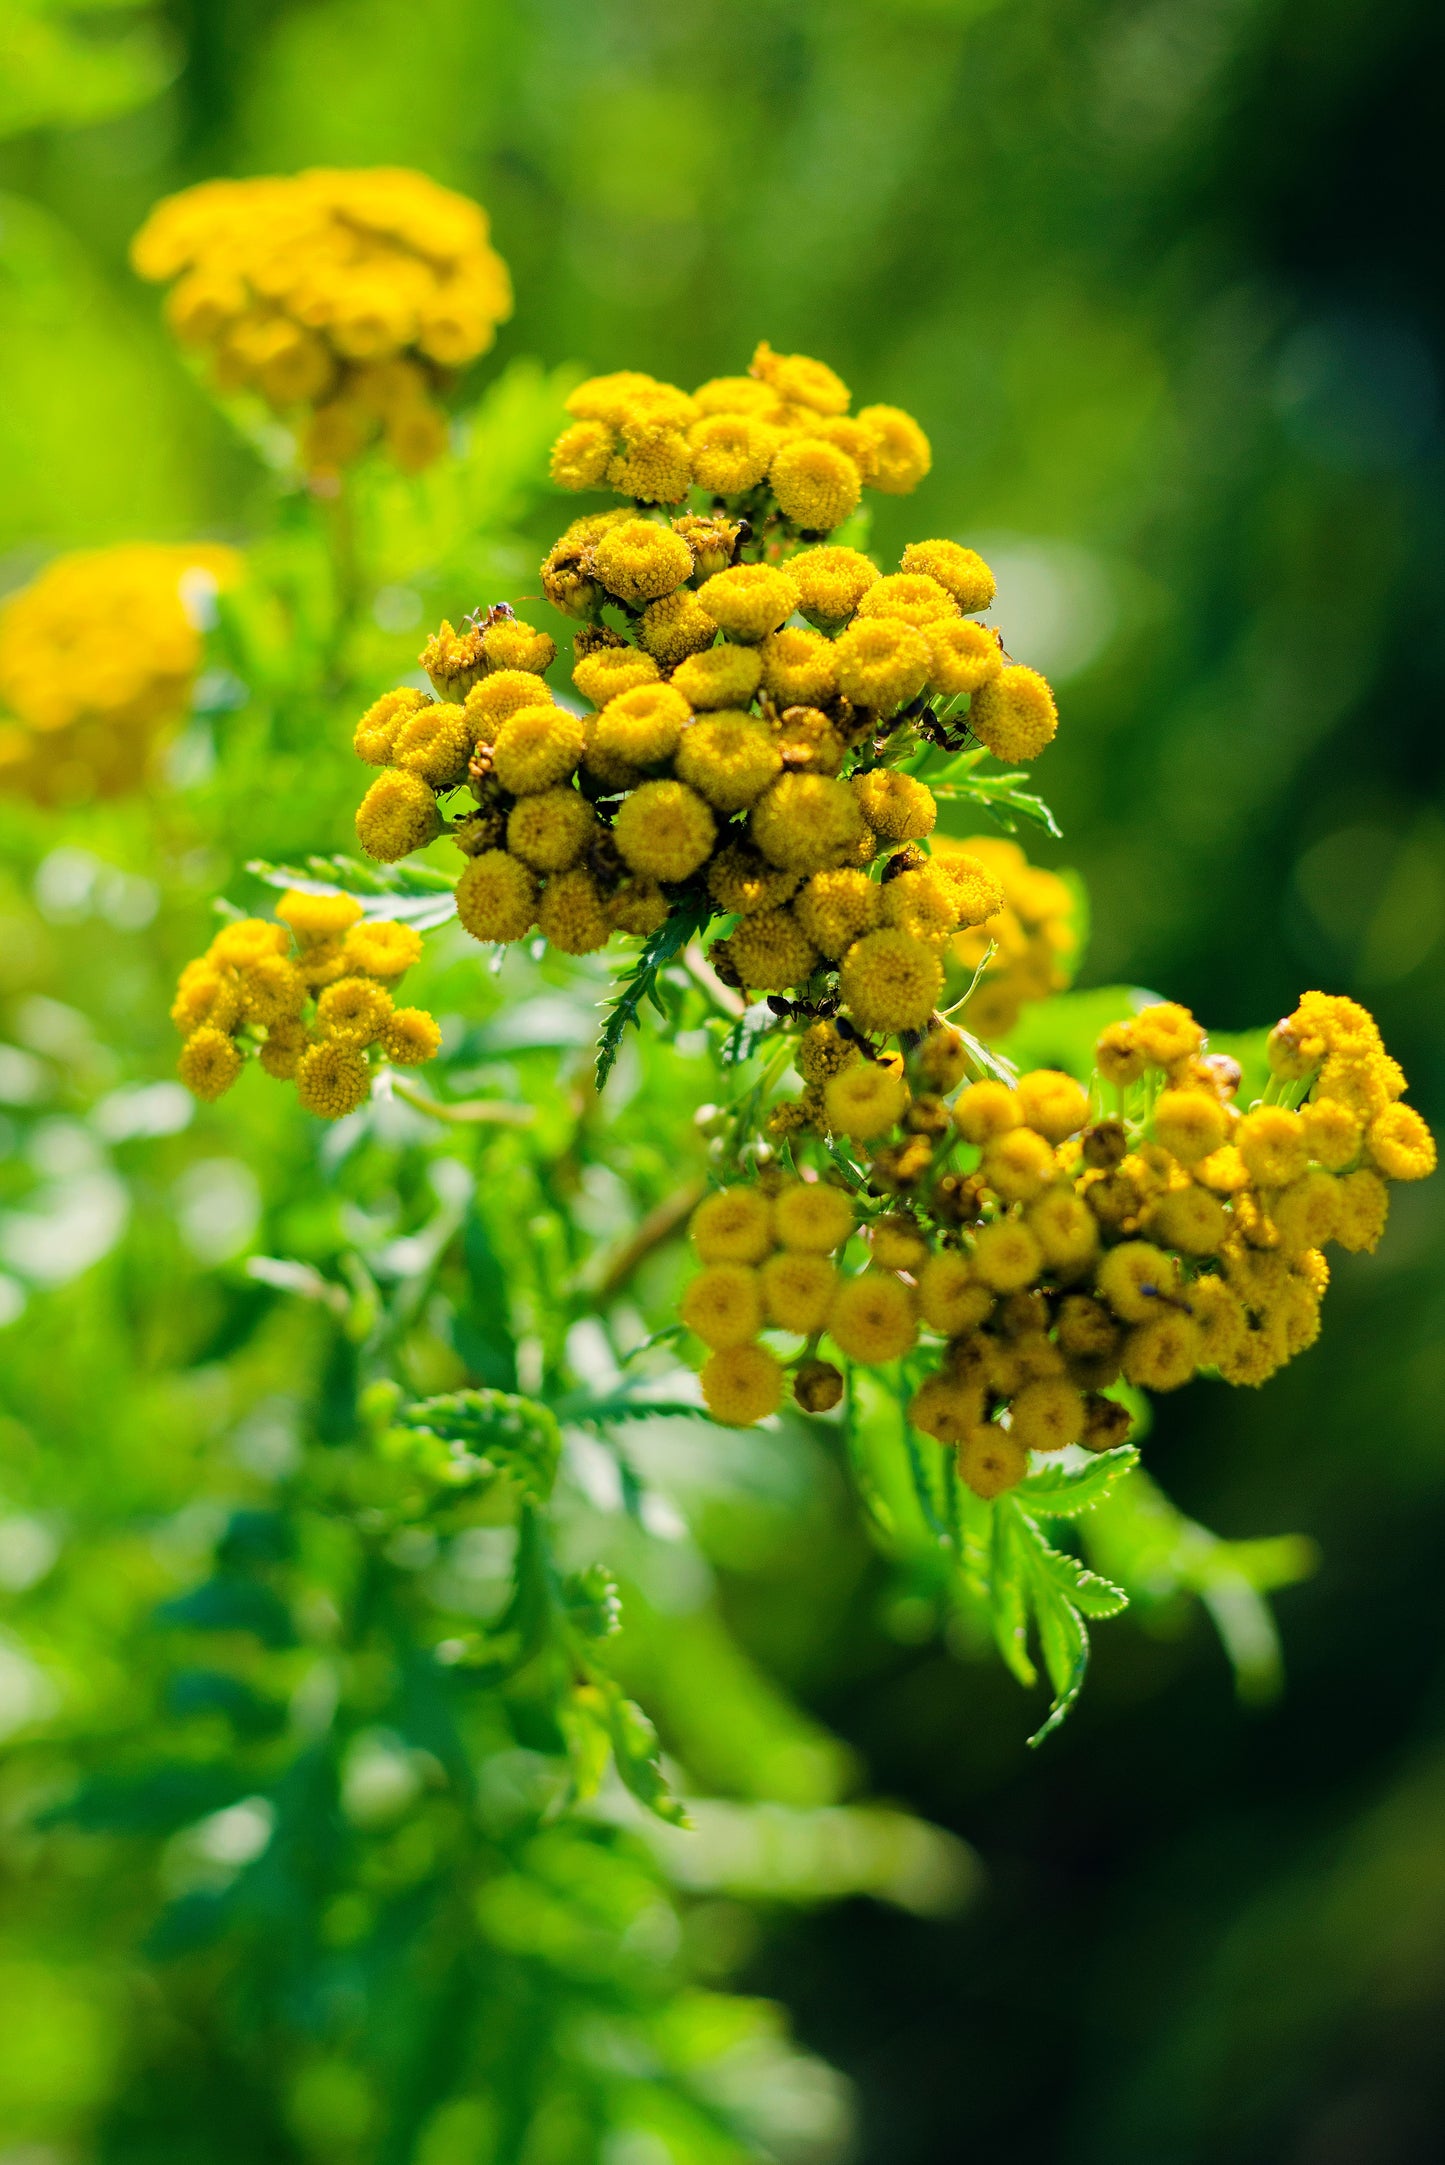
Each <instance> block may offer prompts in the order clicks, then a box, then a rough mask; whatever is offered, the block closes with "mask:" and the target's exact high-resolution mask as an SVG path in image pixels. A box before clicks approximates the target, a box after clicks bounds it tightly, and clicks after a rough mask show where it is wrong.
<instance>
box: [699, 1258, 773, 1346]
mask: <svg viewBox="0 0 1445 2165" xmlns="http://www.w3.org/2000/svg"><path fill="white" fill-rule="evenodd" d="M678 1314H679V1315H680V1316H681V1318H682V1320H683V1322H684V1323H685V1324H686V1325H687V1327H688V1329H689V1330H690V1331H692V1332H693V1334H694V1335H695V1336H696V1337H698V1338H700V1339H701V1340H702V1342H703V1344H704V1345H705V1346H710V1347H711V1348H712V1350H713V1351H714V1352H717V1351H719V1350H720V1349H721V1348H722V1347H724V1346H743V1345H746V1344H747V1343H748V1341H749V1339H752V1338H756V1337H757V1335H758V1332H759V1331H760V1330H761V1329H762V1327H763V1289H762V1285H761V1283H760V1281H759V1278H758V1274H757V1272H756V1271H755V1270H750V1269H749V1268H748V1266H747V1264H746V1263H713V1264H710V1265H709V1266H708V1268H707V1269H706V1270H701V1271H699V1272H698V1274H697V1276H696V1277H695V1278H694V1279H693V1280H692V1282H691V1283H690V1284H689V1285H688V1286H687V1287H686V1288H685V1289H684V1291H683V1296H682V1299H681V1301H680V1302H679V1304H678Z"/></svg>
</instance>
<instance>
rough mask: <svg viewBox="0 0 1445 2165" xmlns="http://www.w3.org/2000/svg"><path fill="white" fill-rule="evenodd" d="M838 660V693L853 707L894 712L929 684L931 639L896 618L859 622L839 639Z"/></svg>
mask: <svg viewBox="0 0 1445 2165" xmlns="http://www.w3.org/2000/svg"><path fill="white" fill-rule="evenodd" d="M836 656H837V665H838V689H839V690H840V691H841V692H843V693H845V694H846V696H847V697H848V698H849V699H851V700H852V702H853V704H854V706H857V707H871V708H874V709H876V710H877V712H878V713H879V714H885V715H886V714H893V713H896V711H897V710H898V708H899V707H901V706H903V705H904V704H905V702H906V701H908V700H910V699H914V698H916V697H917V696H918V694H919V692H921V691H922V689H923V687H924V685H925V684H926V683H927V682H928V641H927V640H926V639H925V638H924V636H923V633H922V632H921V631H916V630H915V629H914V627H913V625H911V624H904V623H902V622H901V621H900V620H899V619H898V618H897V617H860V618H858V619H856V620H855V621H854V622H853V623H851V624H850V625H849V626H848V629H847V630H846V631H845V632H844V633H843V634H842V635H841V637H840V638H839V640H838V643H837V648H836ZM971 718H972V717H971V716H970V719H971Z"/></svg>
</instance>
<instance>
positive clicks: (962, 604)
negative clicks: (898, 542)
mask: <svg viewBox="0 0 1445 2165" xmlns="http://www.w3.org/2000/svg"><path fill="white" fill-rule="evenodd" d="M903 569H904V570H905V571H913V572H926V573H927V575H928V577H929V578H930V579H936V580H937V581H938V584H939V585H940V586H941V587H943V588H944V589H945V590H946V591H947V592H948V593H950V594H951V595H952V596H953V598H954V600H955V601H956V602H957V603H958V606H959V608H960V609H962V611H963V613H964V615H965V616H976V615H977V614H978V612H979V611H980V610H982V609H986V608H987V607H988V605H989V603H990V602H991V601H992V600H993V597H994V595H995V593H996V592H997V591H998V589H997V587H996V585H995V582H994V576H993V573H992V572H991V571H990V570H989V568H988V566H987V564H986V563H985V562H984V560H983V558H982V557H981V556H978V555H976V554H975V552H974V551H973V550H972V549H965V548H963V547H962V546H961V545H960V544H959V543H958V542H956V541H910V542H909V544H908V546H907V548H906V549H905V550H904V552H903Z"/></svg>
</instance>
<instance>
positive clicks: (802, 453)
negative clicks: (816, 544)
mask: <svg viewBox="0 0 1445 2165" xmlns="http://www.w3.org/2000/svg"><path fill="white" fill-rule="evenodd" d="M768 480H769V482H770V484H771V486H772V491H773V495H774V496H775V497H776V499H777V504H778V509H779V510H780V511H781V512H782V514H783V517H784V518H785V519H790V520H791V521H792V523H793V525H794V526H797V527H800V528H801V529H802V531H803V532H804V533H811V534H827V533H831V532H832V530H833V528H834V527H835V526H841V525H842V524H843V521H844V520H845V519H847V518H851V516H852V515H853V513H854V512H855V511H856V510H857V509H858V505H859V501H860V499H861V497H862V494H863V481H862V476H861V475H860V473H859V471H858V468H857V465H856V464H855V463H854V461H853V460H852V459H850V458H849V456H848V454H847V452H846V451H841V450H839V448H838V446H837V445H836V444H831V443H826V442H824V441H823V440H822V438H820V437H817V436H794V437H790V438H789V439H788V440H787V441H786V442H785V443H783V444H782V445H781V446H780V447H779V449H778V450H777V451H776V452H775V453H774V454H773V462H772V465H771V466H770V467H769V469H768Z"/></svg>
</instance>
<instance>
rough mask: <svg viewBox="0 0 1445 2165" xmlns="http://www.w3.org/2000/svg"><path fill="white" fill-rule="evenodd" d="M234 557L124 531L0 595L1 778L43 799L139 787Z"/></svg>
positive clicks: (234, 569)
mask: <svg viewBox="0 0 1445 2165" xmlns="http://www.w3.org/2000/svg"><path fill="white" fill-rule="evenodd" d="M240 568H241V560H240V558H239V557H238V556H237V555H236V553H235V552H234V550H231V549H226V548H220V547H216V546H211V545H208V544H206V543H204V542H202V543H194V544H190V545H188V546H185V547H169V546H166V545H163V544H156V543H149V542H130V543H126V544H123V545H122V546H119V547H116V548H110V549H86V550H79V551H76V552H75V553H74V554H72V555H68V556H61V557H57V558H56V560H55V562H54V563H52V564H50V565H48V566H47V567H46V569H45V570H44V571H42V572H41V573H40V575H39V577H38V578H36V579H33V580H32V581H31V583H30V584H29V585H28V586H25V587H22V588H21V589H20V591H19V592H18V593H15V594H12V595H10V596H9V597H8V598H7V599H6V600H5V601H4V602H0V785H3V786H4V787H5V788H7V789H9V790H12V791H14V792H16V793H17V794H20V795H23V796H27V797H30V798H32V799H33V800H34V801H35V802H36V803H38V804H46V805H54V804H77V803H86V802H88V801H89V800H91V799H92V798H96V797H114V796H120V795H123V794H125V793H126V792H128V791H130V790H135V789H139V788H141V787H142V786H143V785H144V784H145V782H146V780H147V778H148V775H149V771H150V766H151V759H152V754H153V752H154V750H155V748H156V746H157V745H158V744H159V743H161V742H162V741H163V740H164V739H165V737H166V736H167V735H168V734H169V733H170V731H171V730H172V729H173V728H174V726H175V724H176V723H177V721H178V720H179V719H180V718H181V716H182V715H183V714H184V713H185V711H186V708H187V706H188V704H189V701H190V696H191V688H192V685H193V682H194V680H195V676H196V672H197V669H198V668H199V666H200V660H201V633H200V625H201V624H202V623H203V622H204V620H205V617H206V614H207V611H208V609H209V607H210V605H211V603H212V601H213V600H214V596H215V594H216V591H217V589H218V588H219V587H224V586H230V585H232V584H233V583H234V582H235V581H236V579H237V578H238V577H239V576H240Z"/></svg>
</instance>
